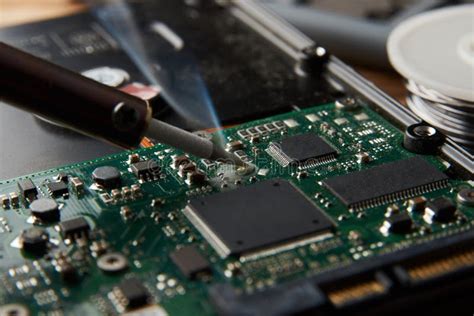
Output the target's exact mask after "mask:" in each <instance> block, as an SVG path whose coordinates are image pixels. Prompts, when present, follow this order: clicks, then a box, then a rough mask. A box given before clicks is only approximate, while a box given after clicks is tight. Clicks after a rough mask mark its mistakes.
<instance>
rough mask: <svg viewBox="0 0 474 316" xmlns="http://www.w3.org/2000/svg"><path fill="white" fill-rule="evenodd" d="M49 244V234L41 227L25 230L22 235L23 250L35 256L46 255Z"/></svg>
mask: <svg viewBox="0 0 474 316" xmlns="http://www.w3.org/2000/svg"><path fill="white" fill-rule="evenodd" d="M48 243H49V234H48V232H47V231H46V230H45V229H43V228H40V227H31V228H28V229H25V230H23V231H22V232H21V235H20V244H21V249H22V250H23V251H25V252H28V253H32V254H35V255H42V254H44V253H46V250H47V248H48Z"/></svg>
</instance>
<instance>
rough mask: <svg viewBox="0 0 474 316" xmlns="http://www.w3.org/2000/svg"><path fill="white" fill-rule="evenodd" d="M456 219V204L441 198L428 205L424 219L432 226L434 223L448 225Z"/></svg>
mask: <svg viewBox="0 0 474 316" xmlns="http://www.w3.org/2000/svg"><path fill="white" fill-rule="evenodd" d="M455 218H456V204H454V202H453V201H451V200H450V199H448V198H445V197H440V198H437V199H434V200H432V201H429V202H428V203H427V204H426V208H425V214H424V215H423V219H424V220H425V221H426V222H427V223H429V224H431V223H433V222H438V223H447V222H451V221H453V220H454V219H455Z"/></svg>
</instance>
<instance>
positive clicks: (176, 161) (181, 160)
mask: <svg viewBox="0 0 474 316" xmlns="http://www.w3.org/2000/svg"><path fill="white" fill-rule="evenodd" d="M190 162H191V160H189V158H188V157H187V156H185V155H181V156H174V157H173V162H172V164H171V167H172V168H173V169H179V167H180V166H182V165H187V164H188V163H190Z"/></svg>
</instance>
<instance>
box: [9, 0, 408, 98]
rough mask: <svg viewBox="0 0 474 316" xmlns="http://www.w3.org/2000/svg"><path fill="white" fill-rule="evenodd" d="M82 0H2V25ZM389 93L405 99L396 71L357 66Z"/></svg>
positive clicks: (65, 9)
mask: <svg viewBox="0 0 474 316" xmlns="http://www.w3.org/2000/svg"><path fill="white" fill-rule="evenodd" d="M85 9H86V7H85V6H84V5H83V4H82V3H81V1H80V0H0V27H3V26H11V25H16V24H22V23H28V22H34V21H39V20H44V19H51V18H55V17H60V16H63V15H68V14H73V13H77V12H80V11H81V10H85ZM356 69H357V70H358V71H359V72H361V73H362V74H363V75H364V76H365V77H366V78H368V79H369V80H371V81H373V82H374V83H375V84H376V85H377V86H379V87H380V88H382V90H384V91H386V92H387V93H388V94H389V95H391V96H393V97H395V98H397V99H398V100H400V101H403V99H404V97H405V94H406V90H405V89H404V86H403V81H402V79H401V78H400V76H398V75H397V74H396V73H394V72H390V71H379V70H373V69H368V68H361V67H356Z"/></svg>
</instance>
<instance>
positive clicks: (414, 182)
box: [323, 156, 448, 209]
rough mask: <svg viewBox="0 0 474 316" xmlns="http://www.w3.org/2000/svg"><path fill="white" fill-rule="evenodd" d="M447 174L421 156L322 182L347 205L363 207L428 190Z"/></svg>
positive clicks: (440, 185) (440, 186)
mask: <svg viewBox="0 0 474 316" xmlns="http://www.w3.org/2000/svg"><path fill="white" fill-rule="evenodd" d="M447 181H448V177H447V176H446V175H445V174H444V173H443V172H441V171H439V170H438V169H437V168H436V167H435V166H433V165H432V164H430V163H428V162H427V161H426V160H425V159H423V158H421V157H418V156H417V157H412V158H408V159H405V160H399V161H395V162H390V163H386V164H383V165H379V166H376V167H373V168H370V169H366V170H362V171H357V172H352V173H348V174H345V175H342V176H338V177H333V178H329V179H326V180H324V181H323V184H324V185H325V186H326V187H327V188H328V189H329V190H330V191H331V192H332V193H334V194H335V195H336V196H337V197H338V198H339V199H341V201H342V202H343V203H344V204H345V205H346V206H348V207H350V208H353V209H363V208H368V207H374V206H377V205H380V204H385V203H391V202H394V201H397V200H400V199H403V198H408V197H410V196H414V195H417V194H419V193H420V192H430V191H434V190H436V189H439V188H442V187H444V186H445V185H446V184H447Z"/></svg>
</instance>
